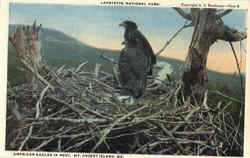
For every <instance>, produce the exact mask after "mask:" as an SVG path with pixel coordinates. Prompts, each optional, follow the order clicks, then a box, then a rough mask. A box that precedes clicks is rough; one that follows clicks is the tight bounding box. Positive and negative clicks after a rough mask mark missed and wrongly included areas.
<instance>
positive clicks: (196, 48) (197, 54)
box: [174, 8, 247, 105]
mask: <svg viewBox="0 0 250 158" xmlns="http://www.w3.org/2000/svg"><path fill="white" fill-rule="evenodd" d="M174 9H175V10H176V11H177V12H178V13H179V14H180V15H181V16H182V17H183V18H185V19H186V20H189V21H191V22H192V24H193V26H194V27H195V28H194V32H193V35H192V41H191V43H190V45H189V50H188V55H187V57H186V61H185V69H184V73H183V75H182V82H183V90H184V96H185V97H186V98H190V97H191V98H194V99H195V101H196V102H197V103H198V104H199V105H201V104H202V101H203V98H204V87H205V85H206V83H207V81H208V77H207V71H206V64H207V57H208V53H209V48H210V47H211V46H212V44H213V43H214V42H215V41H217V40H224V41H228V42H235V41H240V40H243V39H245V38H246V37H247V36H246V33H242V32H238V31H237V30H234V29H232V28H229V27H228V26H226V25H224V23H223V21H222V20H221V17H222V16H225V15H226V14H228V13H230V12H231V10H226V11H224V12H222V13H217V10H216V9H191V12H190V13H189V14H187V13H185V12H184V11H183V10H182V9H180V8H174Z"/></svg>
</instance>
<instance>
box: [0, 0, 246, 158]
mask: <svg viewBox="0 0 250 158" xmlns="http://www.w3.org/2000/svg"><path fill="white" fill-rule="evenodd" d="M100 1H116V2H120V1H133V2H158V3H160V6H158V7H181V8H185V6H183V5H182V3H186V4H201V5H202V7H203V4H206V5H207V4H208V3H209V4H216V5H221V4H226V5H225V7H224V8H223V9H228V8H230V7H226V6H227V4H232V5H237V4H239V5H240V7H239V8H237V9H248V11H249V4H250V2H249V1H248V0H199V1H198V0H181V1H180V0H155V1H152V0H9V2H15V3H46V4H70V5H100ZM8 14H9V13H8V0H0V19H1V21H0V35H1V39H0V90H1V92H0V101H1V105H0V106H1V108H2V109H1V110H0V136H1V137H0V158H2V157H3V158H12V157H18V156H13V153H14V151H5V150H4V148H5V124H6V123H5V121H6V118H5V115H6V96H7V94H6V90H7V89H6V87H7V86H6V82H7V53H6V52H7V48H8V23H9V22H8V19H9V18H8ZM249 19H250V15H249V12H248V15H247V28H249ZM247 35H248V38H247V51H248V52H250V51H249V48H250V47H249V44H250V41H249V37H250V34H249V31H247ZM249 60H250V54H249V53H248V54H247V60H246V61H249ZM246 79H250V64H249V63H247V64H246ZM245 98H246V104H245V138H244V141H245V142H244V157H250V141H249V139H250V134H249V131H248V129H249V125H250V117H247V116H248V115H249V111H250V107H249V106H250V104H249V102H250V83H249V80H247V82H246V97H245ZM29 153H36V154H39V153H40V154H46V153H48V152H29ZM49 153H51V152H49ZM51 154H53V152H52V153H51ZM66 154H70V155H71V157H73V154H74V153H66ZM79 154H80V153H79ZM95 155H99V156H100V154H95ZM101 155H102V156H104V155H105V154H101ZM107 155H113V154H107ZM114 156H115V155H114ZM123 156H124V157H130V158H132V157H133V158H135V157H141V158H142V157H143V158H153V157H173V158H175V157H185V158H190V157H194V156H162V155H135V154H133V155H131V154H130V155H128V154H125V155H123ZM20 157H25V156H20ZM27 157H32V156H27ZM34 157H40V158H41V157H46V156H34ZM52 157H53V156H52ZM58 157H59V156H58ZM199 157H214V156H199ZM64 158H66V157H64ZM114 158H116V157H114ZM224 158H225V157H224Z"/></svg>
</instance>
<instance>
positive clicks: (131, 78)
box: [119, 47, 149, 98]
mask: <svg viewBox="0 0 250 158" xmlns="http://www.w3.org/2000/svg"><path fill="white" fill-rule="evenodd" d="M148 63H149V60H148V57H147V56H146V55H145V53H144V51H143V50H142V49H140V48H137V47H136V48H131V47H128V48H124V49H123V50H122V51H121V54H120V58H119V71H120V81H121V84H122V86H123V88H124V89H126V90H128V91H130V92H131V93H132V95H133V96H135V97H136V98H137V97H140V96H141V95H142V94H143V92H144V90H145V88H146V84H147V83H146V80H147V66H148Z"/></svg>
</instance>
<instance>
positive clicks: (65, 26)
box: [10, 4, 246, 73]
mask: <svg viewBox="0 0 250 158" xmlns="http://www.w3.org/2000/svg"><path fill="white" fill-rule="evenodd" d="M185 11H189V10H188V9H185ZM35 19H36V20H37V22H38V23H41V24H42V25H43V27H45V28H52V29H56V30H60V31H62V32H65V33H66V34H68V35H70V36H73V37H75V38H77V39H79V40H80V41H82V42H84V43H86V44H89V45H91V46H94V47H98V48H106V49H116V50H120V49H122V47H123V46H122V45H121V42H122V41H123V33H124V30H123V29H122V28H121V27H119V26H118V25H119V23H120V22H122V21H123V20H133V21H135V22H136V23H137V25H138V27H139V30H140V31H141V32H142V33H143V34H144V35H145V36H146V37H147V39H148V40H149V42H150V43H151V46H152V47H153V50H154V52H158V51H159V49H160V48H161V47H163V45H164V43H165V42H166V41H167V40H168V39H169V38H170V37H171V35H173V34H174V33H175V32H176V31H177V29H179V28H180V27H181V26H182V25H183V24H184V23H185V20H184V19H183V18H182V17H181V16H179V15H178V14H177V13H176V11H175V10H173V9H172V8H137V7H104V6H75V5H74V6H73V5H51V4H49V5H47V4H10V23H11V24H32V23H33V21H34V20H35ZM223 20H224V22H225V24H227V25H228V26H230V27H233V28H235V29H237V30H240V31H244V29H245V28H246V11H245V10H237V11H236V10H235V11H233V12H232V13H231V14H229V15H227V16H225V17H223ZM192 31H193V28H188V29H186V30H184V31H182V32H181V34H180V35H179V36H178V37H177V38H176V39H174V41H173V42H172V43H171V44H170V45H169V47H168V48H167V49H166V50H165V51H164V52H163V53H162V55H163V56H166V57H171V58H175V59H182V60H184V59H185V56H186V54H187V50H188V46H189V42H190V39H191V36H192ZM245 43H246V42H243V44H244V45H243V46H244V47H246V45H245ZM234 45H235V49H236V51H237V52H238V56H240V55H243V56H244V54H245V53H241V54H240V52H243V51H240V44H239V42H238V43H235V44H234ZM232 57H233V54H232V51H231V48H230V45H229V44H228V43H225V42H222V41H218V42H217V43H216V44H214V45H213V46H212V47H211V49H210V52H209V58H208V68H210V69H212V70H216V71H220V72H229V73H231V72H235V71H236V65H235V64H234V61H233V60H232ZM243 67H244V66H243Z"/></svg>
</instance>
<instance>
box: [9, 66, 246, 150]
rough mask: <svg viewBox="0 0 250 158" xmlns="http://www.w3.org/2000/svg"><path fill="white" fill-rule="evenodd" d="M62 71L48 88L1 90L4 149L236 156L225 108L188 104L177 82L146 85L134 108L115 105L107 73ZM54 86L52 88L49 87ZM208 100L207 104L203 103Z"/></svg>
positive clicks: (239, 146)
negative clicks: (5, 102) (4, 108)
mask: <svg viewBox="0 0 250 158" xmlns="http://www.w3.org/2000/svg"><path fill="white" fill-rule="evenodd" d="M82 66H83V65H81V66H79V67H78V68H76V69H74V70H67V69H65V68H64V67H61V68H60V69H58V70H57V71H50V72H49V73H48V75H47V76H43V77H44V78H45V79H46V80H47V81H48V83H50V85H45V84H40V88H38V89H37V90H31V88H30V87H29V86H27V85H25V84H23V85H19V86H16V87H8V105H7V106H8V108H7V109H8V111H7V128H6V129H7V131H6V132H7V136H6V137H7V138H6V149H7V150H27V151H59V152H102V153H136V154H171V155H235V154H237V155H242V152H243V134H242V132H240V131H239V128H237V127H238V125H237V124H236V123H235V121H234V120H233V118H232V116H231V114H230V112H229V110H230V103H225V104H223V103H221V102H220V103H218V104H214V103H212V102H211V103H210V102H209V98H207V95H205V100H204V105H203V106H197V105H192V104H190V103H189V102H188V101H185V100H184V98H183V97H182V95H181V83H180V82H177V81H171V82H168V83H165V82H164V83H161V84H157V85H156V84H153V82H154V79H149V80H148V86H147V89H146V92H145V94H144V96H143V97H142V98H140V99H138V100H137V101H136V103H135V104H133V105H127V104H124V103H120V102H119V100H117V99H116V98H117V96H118V95H119V91H120V89H119V88H116V87H115V86H114V81H113V80H114V77H113V75H112V74H108V73H105V72H101V71H99V72H98V73H94V72H86V71H84V70H83V68H81V67H82ZM51 87H53V88H51ZM207 99H208V100H207Z"/></svg>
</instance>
